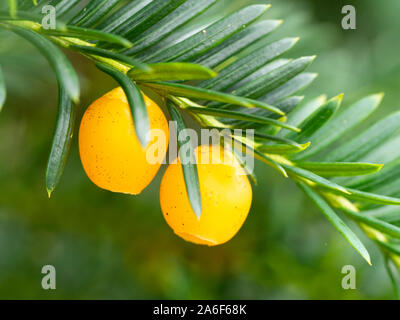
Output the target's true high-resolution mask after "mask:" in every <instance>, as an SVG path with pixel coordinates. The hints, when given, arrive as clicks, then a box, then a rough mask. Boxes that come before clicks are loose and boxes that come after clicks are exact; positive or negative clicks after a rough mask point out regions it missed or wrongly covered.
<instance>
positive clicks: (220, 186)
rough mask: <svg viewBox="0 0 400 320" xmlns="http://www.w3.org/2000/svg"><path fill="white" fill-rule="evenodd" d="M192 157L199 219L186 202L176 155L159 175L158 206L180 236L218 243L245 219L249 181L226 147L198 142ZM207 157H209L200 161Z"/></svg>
mask: <svg viewBox="0 0 400 320" xmlns="http://www.w3.org/2000/svg"><path fill="white" fill-rule="evenodd" d="M218 154H219V156H218ZM195 157H196V161H197V170H198V175H199V182H200V194H201V200H202V212H201V217H200V220H199V219H197V217H196V215H195V213H194V211H193V209H192V207H191V205H190V202H189V198H188V195H187V192H186V186H185V181H184V176H183V171H182V165H181V162H180V159H177V161H176V163H173V164H170V165H169V167H168V168H167V170H166V172H165V174H164V177H163V179H162V182H161V188H160V203H161V209H162V212H163V215H164V218H165V220H166V221H167V223H168V225H169V226H170V227H171V228H172V229H173V230H174V232H175V233H176V234H177V235H178V236H180V237H181V238H183V239H185V240H186V241H190V242H193V243H196V244H201V245H208V246H216V245H220V244H223V243H225V242H227V241H229V240H230V239H232V238H233V237H234V236H235V234H236V233H237V232H238V231H239V229H240V228H241V227H242V225H243V223H244V221H245V220H246V218H247V215H248V213H249V210H250V207H251V201H252V189H251V184H250V182H249V180H248V178H247V175H246V173H245V171H244V169H243V168H242V166H241V165H240V163H239V162H238V161H237V159H236V158H235V156H234V155H233V154H232V153H231V152H230V151H229V150H227V149H224V148H222V147H220V146H216V145H202V146H199V147H197V148H196V149H195ZM207 158H208V159H209V160H210V161H204V159H207ZM199 159H200V161H199ZM211 159H212V161H211Z"/></svg>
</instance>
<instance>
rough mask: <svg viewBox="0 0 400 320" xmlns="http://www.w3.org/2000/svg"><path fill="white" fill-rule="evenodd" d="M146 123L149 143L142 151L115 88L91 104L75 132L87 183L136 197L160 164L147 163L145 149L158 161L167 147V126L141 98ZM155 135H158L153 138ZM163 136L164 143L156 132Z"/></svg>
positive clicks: (147, 100)
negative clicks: (147, 124) (144, 104)
mask: <svg viewBox="0 0 400 320" xmlns="http://www.w3.org/2000/svg"><path fill="white" fill-rule="evenodd" d="M143 97H144V101H145V103H146V108H147V112H148V118H149V121H150V129H151V130H150V133H149V134H150V143H149V144H148V146H147V147H146V149H143V147H142V146H141V144H140V142H139V140H138V138H137V136H136V133H135V128H134V123H133V119H132V115H131V110H130V107H129V104H128V101H127V98H126V96H125V93H124V91H123V90H122V88H120V87H118V88H116V89H114V90H112V91H110V92H109V93H107V94H106V95H104V96H103V97H101V98H99V99H98V100H96V101H95V102H93V103H92V104H91V105H90V106H89V107H88V109H87V110H86V112H85V114H84V115H83V118H82V121H81V125H80V129H79V153H80V157H81V162H82V165H83V168H84V170H85V172H86V174H87V176H88V177H89V179H90V180H91V181H92V182H93V183H94V184H96V185H97V186H98V187H100V188H102V189H106V190H109V191H113V192H120V193H126V194H139V193H141V192H142V190H143V189H144V188H146V187H147V186H148V185H149V184H150V182H151V181H152V180H153V178H154V176H155V175H156V173H157V171H158V170H159V168H160V165H161V161H157V162H154V161H150V162H149V161H148V157H147V156H146V154H147V152H148V151H149V148H153V149H154V148H155V149H158V151H159V152H160V153H161V154H159V155H158V156H159V158H160V159H162V158H163V157H164V156H165V153H166V149H167V146H168V123H167V120H166V118H165V116H164V114H163V112H162V110H161V109H160V107H159V106H158V105H157V104H156V103H155V102H154V101H153V100H151V99H150V98H149V97H147V96H146V95H144V94H143ZM155 129H157V130H155ZM155 131H158V134H155ZM160 131H161V132H164V135H165V139H162V138H160V135H159V132H160Z"/></svg>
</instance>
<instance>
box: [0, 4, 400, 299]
mask: <svg viewBox="0 0 400 320" xmlns="http://www.w3.org/2000/svg"><path fill="white" fill-rule="evenodd" d="M250 2H258V3H263V2H264V3H265V1H247V0H226V1H222V3H221V6H220V8H219V9H218V10H214V11H212V12H214V13H215V12H218V11H220V10H225V11H233V10H235V9H237V8H238V7H239V6H241V5H244V4H246V3H250ZM268 2H269V3H272V7H271V9H270V10H269V11H268V13H267V15H266V16H267V17H269V18H283V19H284V24H283V25H282V26H281V27H280V29H279V30H278V31H277V32H276V33H275V34H274V36H273V37H271V41H272V40H273V39H276V38H278V37H283V36H300V37H301V41H300V42H299V43H298V45H297V46H296V47H295V49H294V50H292V51H290V53H289V54H288V55H287V56H288V57H297V56H300V55H312V54H317V55H318V58H317V60H316V61H315V62H314V64H313V65H312V66H311V68H310V70H311V71H313V72H318V74H319V77H318V78H317V80H316V81H315V82H314V84H312V85H311V86H310V87H309V88H308V89H307V90H306V92H305V95H306V97H307V98H306V101H307V99H311V98H314V97H316V96H319V95H320V94H322V93H326V94H327V95H328V96H333V95H336V94H338V93H341V92H343V93H345V100H344V103H345V104H349V103H351V102H353V101H355V100H356V99H358V98H361V97H362V96H363V95H365V94H369V93H376V92H382V91H383V92H385V93H386V96H385V99H384V101H383V104H382V107H381V109H380V112H379V113H378V116H379V114H381V115H382V114H386V113H389V112H391V111H393V110H395V109H397V108H398V107H399V100H400V54H399V52H400V40H399V32H400V20H399V19H398V13H399V12H400V1H398V0H384V1H374V0H359V1H341V0H335V1H320V0H315V1H311V0H273V1H268ZM346 4H353V5H355V7H356V9H357V30H348V31H344V30H343V29H342V28H341V19H342V14H341V8H342V7H343V6H344V5H346ZM210 14H211V13H210ZM69 56H70V58H71V59H72V61H73V63H74V65H75V67H76V69H77V70H78V71H79V73H80V76H81V83H82V92H83V94H82V98H81V103H80V105H79V108H78V110H79V112H78V120H80V117H81V116H82V114H83V112H84V110H85V108H86V107H87V106H88V105H89V104H90V102H91V101H93V100H94V99H96V98H98V97H99V96H101V95H102V94H104V93H105V92H106V91H107V90H109V89H111V88H113V87H114V86H115V83H113V82H112V81H111V80H110V79H109V78H107V77H106V76H105V75H103V74H101V73H99V72H98V71H97V70H96V69H95V68H94V67H93V66H92V65H91V63H88V62H87V61H86V60H85V59H83V58H81V57H79V56H76V55H69ZM0 63H1V64H2V66H3V67H4V69H5V77H6V82H7V87H8V100H7V102H6V105H5V107H4V110H3V111H2V113H1V115H0V298H2V299H32V298H34V299H56V298H57V299H58V298H63V299H86V298H90V299H150V298H155V299H159V298H160V299H384V298H389V299H391V298H393V291H392V288H391V286H390V283H389V279H388V277H387V275H386V273H385V270H384V267H383V265H382V263H381V262H382V258H381V256H380V254H379V252H378V251H377V249H376V248H375V246H374V244H373V243H372V242H370V241H369V240H368V239H366V238H365V237H363V239H364V240H365V242H366V244H367V246H368V248H369V250H370V251H371V255H372V259H373V266H372V267H369V266H368V265H367V264H366V263H365V262H364V261H363V260H362V258H361V257H359V255H358V254H357V253H356V252H355V251H354V250H353V249H352V248H351V247H350V246H349V245H348V243H347V242H346V241H345V240H344V239H343V238H342V237H341V236H340V235H339V234H338V233H337V232H336V231H335V230H334V229H333V228H332V227H331V225H330V224H329V223H328V222H327V221H326V220H325V219H324V218H323V216H322V215H321V214H320V213H319V212H318V211H317V210H316V209H315V208H314V207H313V205H312V204H311V203H310V202H309V201H307V200H306V199H304V197H303V196H302V194H301V193H300V191H299V190H297V188H296V187H295V186H294V185H293V183H291V182H290V181H287V180H285V179H282V178H281V177H280V176H279V175H278V174H277V173H275V172H274V170H272V169H270V168H268V167H266V166H264V165H260V164H258V166H257V168H256V173H257V175H258V178H259V186H258V187H254V201H253V205H252V209H251V212H250V214H249V217H248V219H247V221H246V223H245V224H244V226H243V228H242V229H241V231H240V232H239V233H238V235H237V236H236V237H235V238H234V239H233V240H232V241H230V242H229V243H227V244H225V245H223V246H220V247H217V248H207V247H199V246H195V245H192V244H190V243H186V242H184V241H183V240H181V239H180V238H178V237H176V236H175V235H174V234H173V232H172V231H171V230H170V229H169V227H168V226H167V225H166V223H165V221H164V219H163V217H162V214H161V211H160V205H159V201H158V194H159V184H160V179H161V176H162V173H163V171H164V168H163V170H161V171H160V172H159V174H158V176H157V178H156V179H155V180H154V181H153V182H152V183H151V185H150V187H149V188H147V189H146V190H145V191H144V192H143V193H142V194H141V195H139V196H135V197H134V196H126V195H120V194H113V193H110V192H106V191H103V190H100V189H98V188H97V187H95V186H94V185H93V184H92V183H91V182H90V181H89V180H88V178H87V177H86V175H85V173H84V171H83V169H82V166H81V164H80V160H79V155H78V146H77V139H75V140H74V143H73V145H72V150H71V154H70V158H69V161H68V163H67V166H66V169H65V173H64V176H63V178H62V182H61V184H60V186H59V187H58V189H57V190H56V191H55V192H54V194H53V196H52V198H51V199H50V200H49V199H48V197H47V193H46V190H45V185H44V172H45V167H46V161H47V156H48V153H49V150H50V145H51V139H52V134H53V129H54V124H55V118H56V113H57V110H56V106H57V85H56V81H55V77H54V75H53V73H52V71H51V68H50V67H49V65H48V64H47V62H46V60H45V59H44V58H43V57H42V56H41V55H40V54H39V53H38V52H37V51H36V50H35V49H34V48H32V47H31V46H30V45H29V44H27V43H25V42H24V41H22V40H20V39H17V38H14V37H13V36H12V35H10V34H6V33H4V32H1V33H0ZM374 120H375V119H372V120H371V121H374ZM78 124H79V122H78ZM77 127H78V126H77ZM76 129H77V128H76ZM76 136H77V135H75V137H76ZM361 236H362V235H361ZM46 264H51V265H54V266H55V267H56V270H57V289H56V290H53V291H52V290H50V291H45V290H43V289H42V288H41V278H42V274H41V268H42V266H43V265H46ZM348 264H351V265H354V266H355V267H356V270H357V289H356V290H343V289H342V287H341V280H342V277H343V275H342V274H341V269H342V267H343V266H344V265H348Z"/></svg>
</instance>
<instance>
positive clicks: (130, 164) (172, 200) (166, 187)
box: [79, 88, 252, 246]
mask: <svg viewBox="0 0 400 320" xmlns="http://www.w3.org/2000/svg"><path fill="white" fill-rule="evenodd" d="M144 100H145V103H146V107H147V112H148V116H149V121H150V128H151V132H153V129H158V130H162V131H163V132H164V133H165V136H166V139H167V141H168V136H169V134H168V133H169V132H168V123H167V120H166V118H165V116H164V114H163V112H162V111H161V109H160V108H159V106H158V105H157V104H156V103H155V102H154V101H152V100H151V99H150V98H148V97H147V96H145V95H144ZM150 141H151V142H150V143H149V145H148V147H147V148H146V149H143V148H142V146H141V145H140V142H139V140H138V139H137V137H136V134H135V129H134V125H133V121H132V117H131V111H130V108H129V104H128V101H127V99H126V96H125V94H124V92H123V90H122V89H121V88H116V89H114V90H112V91H111V92H109V93H107V94H106V95H104V96H103V97H101V98H100V99H98V100H96V101H95V102H94V103H93V104H92V105H90V106H89V108H88V109H87V110H86V112H85V114H84V116H83V118H82V122H81V125H80V129H79V152H80V157H81V161H82V165H83V168H84V170H85V172H86V174H87V175H88V177H89V179H90V180H91V181H92V182H93V183H94V184H96V185H97V186H98V187H100V188H102V189H106V190H109V191H113V192H120V193H126V194H139V193H140V192H142V190H143V189H144V188H146V187H147V186H148V185H149V184H150V182H151V181H152V180H153V178H154V176H155V175H156V173H157V171H158V170H159V168H160V166H161V164H160V163H149V161H148V160H147V158H146V153H147V151H148V148H149V147H150V146H152V145H153V146H154V144H155V143H156V144H157V143H161V142H159V141H157V138H156V137H155V136H154V135H153V134H152V136H151V139H150ZM164 149H165V148H164ZM216 152H219V153H220V156H219V157H215V158H217V161H213V162H212V163H200V162H199V161H198V164H197V170H198V175H199V182H200V194H201V199H202V213H201V218H200V220H198V219H197V217H196V215H195V213H194V212H193V210H192V208H191V205H190V202H189V199H188V196H187V192H186V187H185V181H184V177H183V172H182V166H181V163H180V161H179V159H178V160H177V161H175V163H173V164H170V165H169V166H168V168H167V170H166V172H165V174H164V177H163V179H162V182H161V187H160V203H161V210H162V212H163V215H164V218H165V220H166V221H167V223H168V225H169V226H170V227H171V228H172V229H173V230H174V232H175V233H176V234H177V235H179V236H180V237H182V238H183V239H185V240H187V241H190V242H193V243H197V244H204V245H209V246H215V245H218V244H222V243H225V242H227V241H229V240H230V239H231V238H232V237H233V236H234V235H235V234H236V233H237V232H238V231H239V229H240V228H241V226H242V224H243V223H244V221H245V220H246V217H247V215H248V212H249V210H250V206H251V200H252V189H251V185H250V182H249V180H248V178H247V176H246V174H245V173H244V170H243V168H242V167H241V165H240V164H239V162H238V161H237V160H236V159H235V157H234V156H233V155H232V154H231V152H230V151H228V150H224V149H223V148H221V147H220V146H216V145H202V146H199V147H197V148H196V149H195V156H196V159H197V160H198V159H199V158H200V157H201V155H202V154H207V153H209V158H210V159H214V158H212V157H213V154H214V153H216ZM163 156H165V154H164V155H163ZM218 159H223V161H222V160H221V161H219V160H218ZM226 160H228V161H226Z"/></svg>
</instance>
